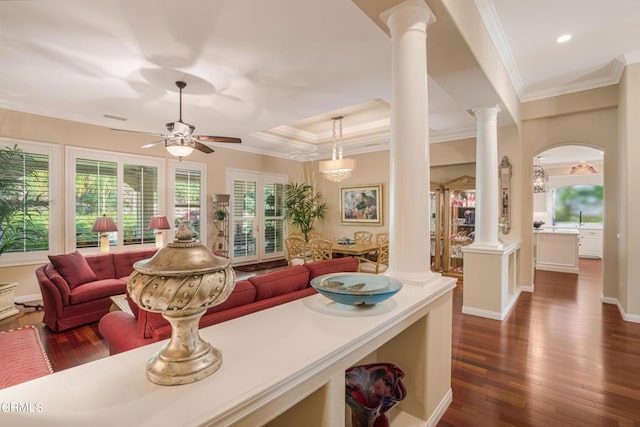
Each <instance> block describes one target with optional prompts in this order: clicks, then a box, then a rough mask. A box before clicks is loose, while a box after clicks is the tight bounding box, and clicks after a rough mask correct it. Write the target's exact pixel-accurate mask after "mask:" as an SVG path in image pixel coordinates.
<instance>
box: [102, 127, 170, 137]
mask: <svg viewBox="0 0 640 427" xmlns="http://www.w3.org/2000/svg"><path fill="white" fill-rule="evenodd" d="M109 130H117V131H118V132H129V133H141V134H143V135H155V136H164V135H165V134H164V133H152V132H142V131H138V130H128V129H116V128H110V129H109Z"/></svg>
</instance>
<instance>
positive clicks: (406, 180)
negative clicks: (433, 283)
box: [380, 0, 435, 283]
mask: <svg viewBox="0 0 640 427" xmlns="http://www.w3.org/2000/svg"><path fill="white" fill-rule="evenodd" d="M380 18H381V19H382V20H383V22H385V23H386V24H387V26H388V27H389V29H390V33H391V85H392V97H391V148H390V189H389V195H390V202H389V216H390V218H389V249H390V253H389V269H388V270H387V274H389V275H390V276H393V277H396V278H398V279H399V280H401V281H403V282H418V283H422V282H424V281H425V280H426V279H428V278H430V277H432V276H433V273H432V272H431V269H430V264H431V258H430V238H429V231H430V230H429V224H430V223H429V212H430V210H429V201H430V200H429V190H430V186H429V181H430V178H429V108H428V93H427V25H429V24H430V23H432V22H435V15H434V14H433V12H432V11H431V9H429V7H428V6H427V4H426V3H425V1H424V0H409V1H405V2H403V3H400V4H399V5H397V6H394V7H393V8H391V9H389V10H387V11H385V12H383V13H382V14H381V15H380Z"/></svg>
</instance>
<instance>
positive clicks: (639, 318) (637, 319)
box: [600, 294, 640, 323]
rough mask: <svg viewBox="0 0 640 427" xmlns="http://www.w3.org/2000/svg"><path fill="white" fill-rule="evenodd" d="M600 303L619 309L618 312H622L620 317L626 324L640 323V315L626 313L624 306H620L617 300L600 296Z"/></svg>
mask: <svg viewBox="0 0 640 427" xmlns="http://www.w3.org/2000/svg"><path fill="white" fill-rule="evenodd" d="M600 301H602V302H603V303H605V304H614V305H615V306H616V307H618V311H619V312H620V316H622V320H624V321H626V322H633V323H640V315H637V314H629V313H626V312H625V311H624V307H622V304H620V301H618V299H617V298H611V297H605V296H604V295H602V294H600Z"/></svg>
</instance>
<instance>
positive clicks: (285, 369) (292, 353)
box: [0, 278, 455, 427]
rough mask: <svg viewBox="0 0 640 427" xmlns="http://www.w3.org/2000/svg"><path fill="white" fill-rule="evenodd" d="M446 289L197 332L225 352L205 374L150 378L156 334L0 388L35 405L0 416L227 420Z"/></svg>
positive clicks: (280, 310) (43, 420) (319, 371)
mask: <svg viewBox="0 0 640 427" xmlns="http://www.w3.org/2000/svg"><path fill="white" fill-rule="evenodd" d="M453 287H455V280H454V279H450V278H440V279H435V280H432V281H430V282H429V284H428V285H427V286H423V287H420V286H411V285H405V286H404V287H403V288H402V289H401V290H400V292H398V293H397V294H396V295H394V296H393V297H392V298H391V299H389V300H386V301H384V302H382V303H380V304H377V305H375V306H371V307H352V306H346V305H342V304H337V303H334V302H332V301H330V300H328V299H327V298H325V297H324V296H322V295H320V294H316V295H312V296H309V297H306V298H303V299H300V300H297V301H293V302H290V303H287V304H283V305H280V306H277V307H273V308H270V309H267V310H263V311H260V312H257V313H253V314H250V315H247V316H243V317H240V318H237V319H233V320H230V321H227V322H224V323H221V324H218V325H214V326H211V327H208V328H205V329H202V330H201V331H200V334H201V336H202V338H203V339H204V340H206V341H208V342H209V343H211V344H212V345H213V346H214V347H216V348H218V349H220V350H221V351H222V353H223V362H222V366H221V367H220V369H219V370H218V371H217V372H215V373H213V374H212V375H211V376H209V377H207V378H205V379H203V380H200V381H197V382H195V383H192V384H186V385H179V386H160V385H156V384H153V383H151V382H149V381H148V380H147V379H146V377H145V365H146V363H147V360H148V359H149V357H150V356H151V355H152V354H153V353H155V352H156V351H158V350H159V349H160V348H161V346H163V345H164V344H165V342H164V341H162V342H157V343H153V344H151V345H148V346H144V347H140V348H137V349H134V350H131V351H127V352H124V353H120V354H117V355H114V356H110V357H106V358H104V359H100V360H96V361H94V362H91V363H87V364H84V365H81V366H78V367H75V368H72V369H68V370H65V371H61V372H57V373H54V374H51V375H47V376H44V377H41V378H38V379H35V380H32V381H28V382H26V383H23V384H18V385H16V386H13V387H9V388H6V389H4V390H0V402H13V403H19V404H23V405H24V404H29V405H31V406H30V407H29V408H32V409H33V411H29V410H27V411H13V412H5V411H3V412H2V413H1V414H0V419H2V424H3V425H11V426H33V425H47V426H65V427H68V426H88V425H91V426H114V425H123V426H124V425H130V426H154V427H155V426H195V425H203V424H207V425H208V424H210V423H213V424H215V425H219V423H220V425H228V424H230V423H233V422H234V420H237V419H239V418H238V417H240V418H241V417H243V416H246V414H250V413H252V412H253V411H259V410H262V409H261V408H263V407H264V405H266V404H267V403H268V402H272V401H274V399H275V400H276V401H277V400H278V398H279V397H282V396H283V395H284V394H285V393H287V391H290V390H292V389H296V387H299V386H300V384H306V383H305V382H308V381H309V379H310V378H314V376H315V377H317V376H318V375H323V372H327V370H328V369H329V367H331V369H333V365H332V364H335V363H336V361H337V360H342V359H343V358H345V357H347V355H351V354H356V353H354V352H361V351H364V350H366V349H367V347H368V346H370V345H371V344H370V343H371V342H372V340H379V339H383V338H384V337H385V336H386V335H388V334H390V333H391V331H393V330H395V329H396V328H399V327H400V328H404V327H407V325H405V324H406V323H407V322H408V319H409V318H412V317H413V316H415V315H417V314H418V313H421V312H422V311H423V310H427V306H428V304H429V303H431V302H432V301H435V300H436V299H437V298H439V297H440V296H442V295H445V294H446V293H447V292H450V291H451V289H452V288H453ZM392 336H393V335H392ZM384 339H388V338H384ZM368 351H370V350H368ZM349 357H352V356H349ZM343 370H344V368H343ZM343 394H344V392H342V394H341V396H339V400H340V401H343V399H344V397H343ZM300 398H301V399H302V398H303V396H301V397H300Z"/></svg>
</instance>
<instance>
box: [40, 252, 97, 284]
mask: <svg viewBox="0 0 640 427" xmlns="http://www.w3.org/2000/svg"><path fill="white" fill-rule="evenodd" d="M49 261H51V264H53V266H54V267H55V269H56V270H57V271H58V273H60V275H61V276H62V277H64V280H66V281H67V283H68V284H69V287H70V288H71V289H73V288H75V287H76V286H80V285H82V284H83V283H87V282H93V281H94V280H97V277H96V274H95V273H94V272H93V270H92V269H91V267H89V263H87V260H86V259H84V257H83V256H82V254H81V253H80V252H78V251H75V252H74V253H71V254H64V255H49Z"/></svg>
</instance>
